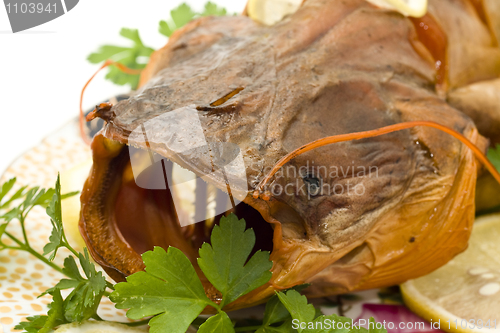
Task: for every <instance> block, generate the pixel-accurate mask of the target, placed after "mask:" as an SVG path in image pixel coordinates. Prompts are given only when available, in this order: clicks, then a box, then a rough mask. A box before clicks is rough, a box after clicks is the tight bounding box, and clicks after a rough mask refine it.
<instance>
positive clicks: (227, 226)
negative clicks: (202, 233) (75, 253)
mask: <svg viewBox="0 0 500 333" xmlns="http://www.w3.org/2000/svg"><path fill="white" fill-rule="evenodd" d="M254 245H255V233H254V232H253V230H252V229H248V230H245V221H244V220H239V219H238V218H237V217H236V215H234V214H231V215H229V216H228V217H223V218H221V221H220V224H219V225H218V226H215V227H214V229H213V231H212V236H211V244H208V243H205V244H203V246H202V247H201V249H200V258H199V259H198V264H199V266H200V268H201V270H202V271H203V273H204V274H205V276H206V277H207V279H208V280H209V281H210V283H211V284H212V285H213V286H214V287H215V288H216V289H217V290H218V291H219V292H220V293H221V295H222V299H221V301H220V303H215V302H213V301H212V300H210V299H209V298H208V297H207V295H206V294H205V290H204V288H203V284H202V282H201V281H200V278H199V277H198V275H197V274H196V271H195V269H194V267H193V265H192V264H191V262H190V261H189V259H188V258H187V257H186V255H185V254H184V253H182V252H181V251H180V250H178V249H176V248H173V247H169V248H168V250H166V251H165V250H164V249H163V248H161V247H156V248H155V249H154V250H153V251H149V252H146V253H144V254H143V256H142V258H143V261H144V264H145V265H146V270H145V271H144V272H138V273H135V274H132V275H131V276H129V277H128V278H127V282H122V283H118V284H117V285H116V286H115V291H114V292H113V293H112V294H111V296H110V299H111V300H112V301H113V302H115V303H116V307H117V308H118V309H130V310H129V311H128V312H127V316H128V317H129V318H132V319H141V318H144V317H148V316H155V317H153V318H152V319H151V320H150V321H149V326H150V327H151V330H150V332H152V333H160V332H172V333H184V332H186V330H187V329H188V328H189V326H190V325H191V323H192V322H193V321H194V320H195V319H196V318H197V317H198V316H199V315H200V313H201V312H202V311H203V309H205V308H206V307H207V306H208V307H212V308H214V309H215V310H216V311H217V315H215V316H213V317H210V318H209V319H208V320H207V321H205V322H204V323H203V324H201V326H200V328H199V332H225V330H229V331H228V332H231V330H232V331H233V332H234V329H233V324H232V322H231V320H230V319H229V317H228V316H227V314H226V312H224V310H223V308H224V306H225V305H226V304H229V303H231V302H233V301H235V300H237V299H238V298H239V297H241V296H243V295H245V294H247V293H249V292H250V291H252V290H254V289H256V288H258V287H260V286H262V285H264V284H265V283H267V282H268V281H269V279H270V278H271V272H270V269H271V267H272V262H271V261H270V260H269V252H266V251H257V252H256V253H255V254H254V255H253V256H252V257H251V258H250V259H249V255H250V253H251V251H252V249H253V247H254ZM247 260H248V262H247Z"/></svg>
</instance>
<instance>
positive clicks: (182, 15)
mask: <svg viewBox="0 0 500 333" xmlns="http://www.w3.org/2000/svg"><path fill="white" fill-rule="evenodd" d="M195 16H196V13H195V12H194V11H193V10H192V9H191V7H190V6H189V5H187V4H185V3H183V4H181V5H179V6H178V7H177V8H174V9H172V10H171V11H170V17H171V19H170V20H169V21H168V22H167V21H163V20H162V21H160V27H159V29H158V31H159V32H160V33H161V34H162V35H165V36H167V37H170V36H171V35H172V34H173V33H174V31H175V30H177V29H179V28H181V27H182V26H184V25H185V24H187V23H189V22H190V21H191V20H192V19H193V18H194V17H195Z"/></svg>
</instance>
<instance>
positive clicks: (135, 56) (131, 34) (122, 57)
mask: <svg viewBox="0 0 500 333" xmlns="http://www.w3.org/2000/svg"><path fill="white" fill-rule="evenodd" d="M120 35H121V36H122V37H124V38H127V39H129V40H130V41H131V42H132V45H131V46H129V47H126V46H115V45H103V46H101V47H100V48H99V50H98V51H97V52H94V53H91V54H90V55H89V56H88V57H87V60H88V61H89V62H91V63H93V64H98V63H101V62H103V61H106V60H108V59H111V60H113V61H116V62H119V63H121V64H123V65H125V66H127V67H128V68H131V69H142V68H144V67H145V66H146V64H145V62H144V61H143V62H141V59H144V58H146V59H147V58H149V56H150V55H151V53H153V51H154V49H152V48H150V47H148V46H145V45H144V44H143V42H142V40H141V37H140V36H139V31H138V30H137V29H128V28H123V29H121V31H120ZM106 79H108V80H110V81H112V82H114V83H115V84H118V85H126V84H128V85H130V87H131V88H132V89H133V90H135V89H137V85H138V84H139V75H132V74H127V73H123V72H122V71H121V70H120V69H119V68H117V67H116V66H110V67H109V70H108V73H107V74H106Z"/></svg>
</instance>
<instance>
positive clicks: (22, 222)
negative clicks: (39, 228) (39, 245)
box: [19, 214, 30, 246]
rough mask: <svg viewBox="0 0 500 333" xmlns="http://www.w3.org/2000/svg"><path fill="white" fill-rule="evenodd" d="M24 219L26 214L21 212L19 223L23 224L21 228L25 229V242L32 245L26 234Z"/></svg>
mask: <svg viewBox="0 0 500 333" xmlns="http://www.w3.org/2000/svg"><path fill="white" fill-rule="evenodd" d="M24 219H25V215H23V214H20V216H19V223H20V224H21V229H22V231H23V237H24V243H25V244H26V245H27V246H30V242H29V240H28V235H27V234H26V228H25V227H24Z"/></svg>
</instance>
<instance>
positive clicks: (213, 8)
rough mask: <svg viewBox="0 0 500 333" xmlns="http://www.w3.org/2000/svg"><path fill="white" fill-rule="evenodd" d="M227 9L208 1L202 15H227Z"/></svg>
mask: <svg viewBox="0 0 500 333" xmlns="http://www.w3.org/2000/svg"><path fill="white" fill-rule="evenodd" d="M225 15H227V11H226V9H225V8H223V7H219V6H217V5H216V4H215V3H213V2H210V1H209V2H207V3H206V4H205V10H204V11H203V12H202V13H201V16H225Z"/></svg>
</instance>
